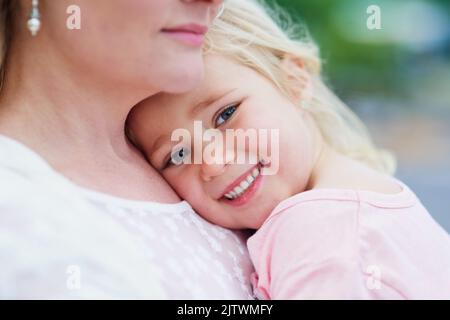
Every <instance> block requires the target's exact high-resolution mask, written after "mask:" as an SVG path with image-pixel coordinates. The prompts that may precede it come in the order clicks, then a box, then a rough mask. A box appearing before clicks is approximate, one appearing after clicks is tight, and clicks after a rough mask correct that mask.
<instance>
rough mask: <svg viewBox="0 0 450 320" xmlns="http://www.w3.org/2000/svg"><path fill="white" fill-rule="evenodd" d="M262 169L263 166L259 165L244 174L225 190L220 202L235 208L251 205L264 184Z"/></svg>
mask: <svg viewBox="0 0 450 320" xmlns="http://www.w3.org/2000/svg"><path fill="white" fill-rule="evenodd" d="M262 169H263V166H262V164H261V163H258V164H257V165H255V166H254V167H252V168H251V169H250V170H248V171H247V172H245V173H244V174H242V175H241V176H240V177H239V178H237V179H236V180H235V181H234V182H233V183H232V184H230V185H229V186H228V187H227V188H226V189H225V191H224V194H223V196H222V197H221V198H220V199H219V200H220V201H223V202H225V203H226V204H229V205H232V206H235V207H240V206H243V205H245V204H247V203H249V202H250V200H252V199H253V198H254V196H255V194H256V192H257V191H258V190H259V187H260V186H261V184H262V183H263V178H264V177H263V175H262Z"/></svg>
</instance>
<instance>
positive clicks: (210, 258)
mask: <svg viewBox="0 0 450 320" xmlns="http://www.w3.org/2000/svg"><path fill="white" fill-rule="evenodd" d="M74 4H75V5H76V6H77V8H78V9H79V10H80V21H79V22H80V25H79V26H80V29H77V28H75V29H69V28H67V27H66V20H67V19H68V18H71V19H72V18H73V17H70V16H69V14H68V13H67V12H68V8H69V6H70V5H74ZM220 5H221V1H220V0H153V1H139V0H133V1H129V0H115V1H113V2H112V1H111V0H96V1H90V0H77V1H74V0H70V1H69V0H61V1H40V3H37V1H31V0H20V1H15V0H3V1H1V8H2V9H1V10H2V11H1V15H2V20H1V23H2V28H3V29H4V30H2V33H1V35H2V38H4V39H2V40H1V43H2V45H3V52H4V58H3V61H2V62H1V71H2V87H1V92H0V221H1V223H0V261H1V262H0V264H1V266H2V267H1V274H0V297H1V298H107V299H109V298H156V299H159V298H180V299H183V298H231V299H233V298H234V299H240V298H248V297H249V292H250V290H249V289H250V288H249V284H248V280H247V279H248V274H249V273H250V272H251V266H250V262H249V260H248V256H247V252H246V250H245V243H244V240H243V237H242V235H240V234H235V233H232V232H230V231H227V230H224V229H221V228H219V227H216V226H213V225H211V224H209V223H207V222H206V221H204V220H202V219H200V218H197V216H196V215H195V213H194V212H193V211H192V209H191V208H190V206H189V205H188V204H187V203H186V202H180V199H179V198H178V196H177V195H176V194H175V193H174V192H173V191H172V190H171V189H170V188H169V187H168V185H167V184H166V183H165V182H164V181H163V180H162V179H161V178H160V176H159V175H158V174H157V173H156V171H154V169H152V168H151V167H150V166H149V165H148V164H147V162H146V161H145V159H144V158H143V156H142V155H141V154H140V153H139V152H138V151H136V150H135V149H134V148H133V146H132V145H131V144H130V143H129V142H128V141H127V139H126V138H125V134H124V129H123V128H124V123H125V119H126V117H127V114H128V112H129V111H130V109H131V108H132V106H134V105H135V104H136V103H138V102H139V101H141V100H143V99H144V98H146V97H148V96H151V95H153V94H155V93H158V92H160V91H166V92H170V93H181V92H184V91H187V90H189V89H191V88H193V87H194V86H195V85H196V84H197V83H198V82H199V80H200V79H201V78H202V74H203V62H202V58H201V42H202V41H201V40H202V38H203V34H204V33H205V32H206V30H207V27H208V25H209V24H210V23H211V22H212V20H213V19H214V18H215V16H216V15H217V12H218V10H219V6H220ZM30 12H31V13H32V14H31V15H30ZM37 12H39V15H38V14H37ZM30 16H31V18H33V19H29V18H30ZM75 18H76V17H75ZM30 20H32V21H30ZM27 21H29V24H28V26H27ZM38 22H40V24H41V27H40V28H38V27H39V23H38ZM30 31H32V32H33V33H36V34H35V36H33V35H32V33H31V32H30ZM185 66H189V68H186V67H185Z"/></svg>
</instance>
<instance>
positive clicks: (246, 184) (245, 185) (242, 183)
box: [240, 180, 250, 190]
mask: <svg viewBox="0 0 450 320" xmlns="http://www.w3.org/2000/svg"><path fill="white" fill-rule="evenodd" d="M249 186H250V183H248V182H247V180H244V181H242V182H241V184H240V187H241V188H242V189H244V190H245V189H247V188H248V187H249Z"/></svg>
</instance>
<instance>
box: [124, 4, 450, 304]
mask: <svg viewBox="0 0 450 320" xmlns="http://www.w3.org/2000/svg"><path fill="white" fill-rule="evenodd" d="M207 40H208V41H207V44H206V46H205V62H206V77H205V80H204V82H203V83H202V84H201V85H200V86H199V87H198V88H197V89H195V90H193V91H192V92H190V93H188V94H180V95H169V94H159V95H157V96H154V97H152V98H150V99H148V100H146V101H144V102H143V103H141V104H140V105H138V106H136V107H135V109H134V110H133V111H132V113H131V114H130V115H129V119H128V133H129V136H130V138H131V139H132V140H133V141H134V143H135V144H136V145H137V146H138V147H139V148H140V149H141V150H142V151H143V153H144V154H145V155H146V157H147V159H148V160H149V162H150V163H151V164H152V165H153V166H154V167H155V168H157V169H158V170H159V171H160V172H161V174H162V175H163V176H164V178H165V179H166V180H167V181H168V182H169V183H170V184H171V185H172V187H173V188H174V189H175V190H176V191H177V192H178V194H179V195H180V196H181V197H182V198H184V199H185V200H187V201H188V202H189V203H190V204H191V205H192V206H193V207H194V209H196V210H197V212H198V213H199V214H200V215H202V216H203V217H204V218H206V219H207V220H209V221H211V222H213V223H216V224H219V225H221V226H224V227H228V228H234V229H240V228H242V229H254V230H257V231H256V232H255V233H254V235H253V236H251V237H250V238H249V239H248V248H249V252H250V255H251V258H252V261H253V263H254V266H255V270H256V273H255V274H254V278H253V284H254V289H255V295H256V297H257V298H260V299H300V298H310V299H316V298H320V299H333V298H337V299H351V298H356V299H403V298H410V299H420V298H426V299H431V298H447V299H448V298H450V237H449V236H448V234H447V233H446V232H445V231H444V230H443V229H442V228H441V227H440V226H439V225H438V224H437V223H436V222H435V221H434V220H433V219H432V218H431V216H430V215H429V213H428V212H427V210H426V209H425V208H424V207H423V205H422V204H421V202H420V200H419V199H417V197H416V196H415V195H414V193H413V192H412V191H411V190H410V189H409V188H408V187H407V186H406V185H405V184H403V183H402V182H400V181H398V180H397V179H395V178H393V177H392V173H393V171H394V162H393V160H392V158H391V157H390V156H389V154H387V153H386V152H383V151H381V150H379V149H377V148H375V147H374V145H373V144H372V143H371V141H370V138H369V136H368V134H367V132H366V130H365V128H364V126H363V125H362V124H361V122H360V121H359V120H358V118H357V117H356V116H355V115H354V114H353V113H352V112H351V111H350V109H349V108H347V107H346V106H345V105H344V104H343V103H342V102H341V101H340V100H339V99H338V98H337V97H336V96H334V95H333V94H332V93H331V92H330V90H329V89H327V87H326V86H325V85H324V83H323V82H322V80H321V77H320V60H319V57H318V52H317V49H316V47H315V46H314V45H313V43H311V42H310V41H308V40H307V39H295V38H294V37H292V36H289V33H288V32H285V31H283V30H282V29H281V28H280V27H279V26H278V25H277V24H276V23H275V22H274V21H273V20H272V19H271V18H270V15H269V14H268V13H266V11H265V10H264V9H263V8H262V7H261V6H259V5H258V4H257V3H256V2H255V1H250V0H248V1H241V0H229V1H227V2H226V8H225V11H224V13H223V15H222V17H221V18H220V19H219V21H217V22H216V23H215V26H213V28H212V29H211V31H210V33H209V34H208V39H207ZM194 121H197V122H196V123H194ZM199 123H200V124H201V128H202V129H204V130H207V129H214V130H216V131H220V132H222V133H224V134H225V133H229V132H232V131H231V129H234V130H236V129H241V130H256V131H257V132H260V131H262V130H272V131H273V130H277V132H278V135H277V136H276V137H278V139H272V141H270V143H269V142H268V143H267V145H268V146H269V147H268V149H269V150H268V151H269V153H271V158H268V157H267V153H266V152H262V148H261V147H260V146H261V144H258V146H259V147H258V148H256V149H252V148H250V147H249V145H250V143H249V142H248V141H249V140H248V141H247V142H248V143H245V144H244V146H243V147H242V146H241V148H240V149H239V146H238V147H237V148H235V146H234V145H233V146H232V147H230V146H229V145H228V144H226V143H225V144H224V151H225V152H224V156H223V158H222V159H218V160H223V161H216V162H211V161H202V162H200V163H199V162H195V161H193V157H194V155H195V154H196V153H197V152H198V151H199V150H196V148H201V149H202V150H200V152H201V154H202V153H204V152H202V151H204V149H203V148H205V149H206V148H207V145H208V144H205V143H204V144H203V146H201V147H199V145H198V144H196V143H194V141H195V139H196V138H198V137H195V135H198V132H197V133H196V132H194V131H195V129H196V126H197V127H198V124H199ZM180 128H183V129H185V130H188V132H189V133H191V134H192V136H193V139H192V144H191V143H186V141H184V142H182V143H180V141H179V140H176V139H175V141H173V140H174V139H173V137H172V133H174V132H176V130H177V129H180ZM273 140H275V141H273ZM260 142H261V139H259V141H258V143H260ZM274 148H276V149H277V150H278V151H279V156H278V157H274V156H273V155H274V154H275V152H274V151H275V150H274ZM242 153H244V154H245V155H247V156H248V157H247V158H246V159H250V158H251V157H252V156H253V158H255V159H257V160H258V161H256V163H255V162H254V163H250V161H248V162H246V163H244V164H243V163H239V162H238V161H236V158H237V157H236V155H239V154H242ZM216 158H217V157H216ZM203 160H204V159H203ZM216 160H217V159H216ZM273 169H275V170H273ZM269 171H270V174H267V173H268V172H269Z"/></svg>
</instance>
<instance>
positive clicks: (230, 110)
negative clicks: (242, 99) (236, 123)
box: [215, 105, 238, 127]
mask: <svg viewBox="0 0 450 320" xmlns="http://www.w3.org/2000/svg"><path fill="white" fill-rule="evenodd" d="M237 107H238V106H237V105H232V106H229V107H227V108H225V110H223V111H222V112H221V113H219V115H218V116H217V118H216V123H215V124H216V126H217V127H218V126H220V125H221V124H223V123H225V122H227V121H228V119H230V118H231V117H232V116H233V114H234V113H235V112H236V110H237Z"/></svg>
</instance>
